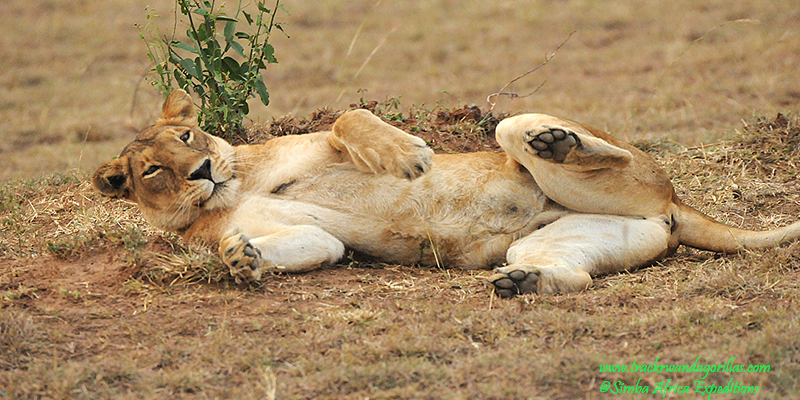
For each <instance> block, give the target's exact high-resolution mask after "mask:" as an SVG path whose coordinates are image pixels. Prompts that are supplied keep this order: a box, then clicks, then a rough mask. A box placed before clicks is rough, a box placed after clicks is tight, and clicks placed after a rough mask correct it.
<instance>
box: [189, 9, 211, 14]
mask: <svg viewBox="0 0 800 400" xmlns="http://www.w3.org/2000/svg"><path fill="white" fill-rule="evenodd" d="M192 12H193V13H195V14H197V15H202V16H206V15H208V10H206V9H205V8H195V9H194V10H192Z"/></svg>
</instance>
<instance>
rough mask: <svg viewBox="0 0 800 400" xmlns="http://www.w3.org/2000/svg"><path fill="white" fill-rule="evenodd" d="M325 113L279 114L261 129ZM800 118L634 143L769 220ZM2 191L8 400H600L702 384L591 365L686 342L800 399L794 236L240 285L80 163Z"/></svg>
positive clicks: (731, 209)
mask: <svg viewBox="0 0 800 400" xmlns="http://www.w3.org/2000/svg"><path fill="white" fill-rule="evenodd" d="M376 106H380V105H376ZM382 107H384V108H382V109H380V110H379V111H381V112H387V111H391V107H388V108H387V107H386V105H383V106H382ZM426 115H427V118H424V119H420V120H416V119H415V121H417V122H418V123H416V124H410V123H409V121H411V118H405V117H404V116H403V115H398V114H397V113H396V112H389V117H391V118H394V119H405V121H406V122H405V123H401V122H397V121H396V123H398V124H399V125H401V126H405V127H406V128H407V129H408V130H409V131H417V132H418V133H420V134H423V135H425V134H431V133H432V132H436V133H438V134H440V135H443V134H453V132H455V133H456V134H465V133H469V132H483V129H484V128H481V127H476V126H475V125H474V122H473V125H472V127H471V128H469V127H468V125H470V122H469V121H468V120H469V119H470V118H472V117H470V118H465V116H466V115H473V117H474V116H475V114H474V113H470V112H469V110H467V111H464V110H454V111H452V112H450V113H444V112H440V113H428V114H426ZM322 119H324V118H320V116H319V115H317V116H316V117H312V118H309V119H307V120H302V119H301V121H293V122H291V121H290V122H287V121H285V120H284V121H276V124H277V125H276V126H275V127H274V130H270V129H269V128H268V129H266V130H265V133H264V135H269V134H274V133H275V132H276V130H277V131H279V130H281V129H282V130H292V129H295V128H292V127H293V126H294V127H296V129H303V127H308V126H309V124H315V123H317V122H314V121H320V120H322ZM437 119H438V121H439V122H436V121H437ZM474 119H475V118H473V120H474ZM798 122H800V121H799V120H798V118H797V117H794V116H792V117H783V116H780V117H778V118H769V119H766V118H762V119H757V120H753V121H751V122H750V123H749V124H748V125H747V126H746V127H742V129H741V131H740V132H735V133H732V136H734V137H735V139H734V140H732V141H725V142H719V143H717V144H715V145H713V146H709V147H697V148H691V149H686V148H682V147H681V146H679V145H677V144H674V143H671V142H666V141H651V142H643V143H640V144H639V145H640V147H642V148H644V149H646V150H647V151H649V152H650V153H651V154H652V155H654V156H655V157H656V158H657V159H658V160H659V162H660V163H661V164H662V165H664V166H665V168H667V169H668V171H669V173H670V174H671V175H672V176H675V183H676V187H677V189H678V191H679V192H680V193H681V194H682V196H683V197H684V198H686V199H689V200H690V202H691V203H693V204H694V205H695V206H697V207H699V208H701V209H703V210H704V211H706V212H708V213H709V214H711V215H714V216H716V217H717V218H720V219H723V220H726V221H729V222H730V223H732V224H734V225H741V226H745V227H750V228H759V227H771V226H776V225H781V224H784V223H786V222H789V221H793V220H796V217H795V216H796V215H798V214H799V213H798V211H799V210H800V206H798V203H797V196H798V195H800V188H798V187H797V186H796V184H794V182H795V177H796V176H797V172H798V171H797V168H796V165H797V164H798V163H800V159H798V158H799V157H800V152H798V150H797V146H796V141H797V140H798V139H797V138H798V137H800V127H799V126H798ZM454 127H458V128H454ZM484 138H486V137H485V136H484ZM0 200H1V201H0V205H1V206H2V208H0V221H2V228H0V229H2V235H0V239H2V242H0V249H2V251H3V253H2V258H0V354H2V357H0V391H1V392H0V396H3V395H7V396H9V397H12V398H45V397H47V398H136V399H142V398H165V397H171V398H209V397H211V398H268V399H270V398H286V399H301V398H331V399H334V398H335V399H351V398H352V399H361V398H378V399H380V398H415V399H419V398H430V399H434V398H464V399H466V398H486V399H509V398H556V399H573V398H598V397H603V394H602V393H600V391H599V390H600V389H599V388H600V385H601V384H602V383H603V382H604V381H616V380H622V381H624V382H626V383H628V384H632V383H634V382H636V381H637V380H638V379H639V378H641V379H642V380H641V382H640V385H649V386H650V387H651V388H653V387H655V385H656V384H658V383H659V382H663V381H665V380H666V379H672V381H673V382H674V383H679V384H682V385H695V384H694V383H693V382H694V381H695V380H698V379H699V378H698V376H697V374H692V373H671V374H657V373H633V372H625V373H609V372H606V373H600V372H599V365H601V364H628V365H630V364H631V363H633V362H636V363H637V364H647V363H653V362H654V361H655V360H656V358H658V360H659V363H661V364H693V363H694V362H695V360H696V359H697V358H698V357H699V362H700V363H701V364H719V363H724V362H725V361H727V360H728V359H729V358H730V357H736V363H737V364H761V365H770V367H771V370H770V372H763V373H749V374H748V373H744V374H737V373H730V372H717V373H711V374H709V376H708V377H707V378H706V379H705V382H706V383H707V384H722V385H725V384H727V383H728V381H729V380H730V379H734V380H735V381H737V382H739V383H740V384H741V385H758V386H759V387H760V389H759V396H758V398H796V397H797V396H798V394H800V380H799V379H798V376H800V358H798V354H800V339H798V338H800V322H799V321H798V319H797V317H796V316H797V315H798V313H799V312H800V299H799V298H798V294H797V293H799V291H798V289H800V268H799V267H798V265H800V264H799V262H800V261H799V260H800V245H798V244H794V245H791V246H787V247H784V248H778V249H774V250H768V251H761V252H746V253H743V254H738V255H730V256H727V257H718V256H715V255H713V254H710V253H707V252H700V251H694V250H690V249H682V250H680V251H679V252H678V254H676V255H675V256H673V257H671V258H670V259H668V260H665V261H663V262H662V263H661V264H659V265H657V266H654V267H651V268H648V269H645V270H642V271H636V272H631V273H627V274H619V275H611V276H607V277H602V278H600V279H597V280H596V282H595V286H594V288H592V289H591V290H589V291H587V292H584V293H579V294H570V295H559V296H534V295H528V296H523V297H520V298H517V299H512V300H503V301H501V300H498V299H495V298H492V296H491V295H490V293H489V292H488V291H487V290H486V288H485V287H484V284H483V278H484V276H485V274H486V273H485V272H467V271H459V270H439V269H425V268H414V267H401V266H392V265H384V264H375V263H372V262H370V261H369V260H368V259H364V258H362V257H359V256H358V255H353V256H352V257H350V258H349V259H348V260H347V261H346V262H345V263H344V264H342V265H339V266H337V267H335V268H330V269H325V270H322V271H317V272H314V273H309V274H302V275H291V276H286V275H275V276H272V277H269V278H268V279H266V280H265V281H264V282H263V283H262V284H261V285H260V286H252V287H248V286H236V285H235V284H234V283H233V282H232V280H231V279H230V277H229V276H228V275H227V274H226V273H224V271H222V270H221V269H220V268H219V262H218V261H217V259H216V257H214V256H213V255H212V254H211V253H210V252H209V250H207V249H206V248H205V247H202V246H198V245H195V244H187V243H183V242H182V241H181V240H179V239H177V238H175V237H173V236H171V235H167V234H163V233H159V232H156V231H153V230H151V229H150V228H149V227H147V225H146V224H145V223H144V222H143V221H142V220H141V219H140V217H139V216H138V214H137V212H136V211H135V208H134V207H132V206H131V205H129V204H125V203H122V202H118V201H107V200H101V199H98V198H95V197H94V194H92V193H91V190H90V188H89V186H88V184H87V183H86V182H84V181H83V179H82V177H81V176H73V175H67V176H58V175H57V176H52V177H49V178H46V179H35V180H30V179H28V180H16V181H11V182H8V183H6V184H4V185H2V186H0ZM606 395H607V394H606ZM640 396H641V395H622V396H619V397H620V398H639V397H640ZM719 398H728V397H725V396H723V395H719Z"/></svg>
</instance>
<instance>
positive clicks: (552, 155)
mask: <svg viewBox="0 0 800 400" xmlns="http://www.w3.org/2000/svg"><path fill="white" fill-rule="evenodd" d="M525 136H526V139H527V140H526V141H527V142H528V144H529V145H530V146H531V147H532V148H533V149H534V150H535V151H536V155H537V156H539V157H540V158H543V159H545V160H553V161H555V162H559V163H560V162H563V161H564V159H565V158H567V154H569V152H570V151H571V150H572V148H573V147H575V146H577V145H578V144H580V140H579V139H578V136H577V135H575V133H574V132H570V131H567V130H564V129H561V128H552V129H548V130H546V131H544V132H540V133H538V134H537V133H534V132H527V133H526V135H525Z"/></svg>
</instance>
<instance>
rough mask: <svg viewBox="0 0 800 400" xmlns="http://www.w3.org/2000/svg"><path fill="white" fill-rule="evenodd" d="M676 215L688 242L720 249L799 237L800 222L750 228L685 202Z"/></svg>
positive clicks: (767, 244) (765, 244) (726, 250)
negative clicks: (736, 225) (716, 218)
mask: <svg viewBox="0 0 800 400" xmlns="http://www.w3.org/2000/svg"><path fill="white" fill-rule="evenodd" d="M674 216H675V227H674V228H673V229H675V230H676V231H675V233H676V234H677V236H678V241H679V242H680V243H681V244H683V245H686V246H690V247H694V248H697V249H701V250H710V251H716V252H720V253H734V252H737V251H739V250H745V249H762V248H770V247H775V246H778V245H780V244H783V243H788V242H792V241H794V240H797V239H798V238H800V222H795V223H793V224H791V225H788V226H785V227H782V228H777V229H772V230H768V231H760V232H759V231H748V230H745V229H738V228H734V227H731V226H727V225H725V224H722V223H720V222H717V221H714V220H713V219H711V217H709V216H707V215H705V214H703V213H701V212H700V211H697V210H695V209H694V208H692V207H689V206H687V205H685V204H683V203H680V204H679V206H678V211H677V212H676V213H675V214H674Z"/></svg>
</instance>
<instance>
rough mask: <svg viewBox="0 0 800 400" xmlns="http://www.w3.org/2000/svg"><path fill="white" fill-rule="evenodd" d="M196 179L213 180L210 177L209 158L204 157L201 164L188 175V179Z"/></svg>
mask: <svg viewBox="0 0 800 400" xmlns="http://www.w3.org/2000/svg"><path fill="white" fill-rule="evenodd" d="M198 179H208V180H210V181H211V182H214V179H212V178H211V160H209V159H207V158H206V161H205V162H204V163H203V165H201V166H200V168H198V169H196V170H194V172H192V174H191V175H189V180H190V181H196V180H198Z"/></svg>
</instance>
